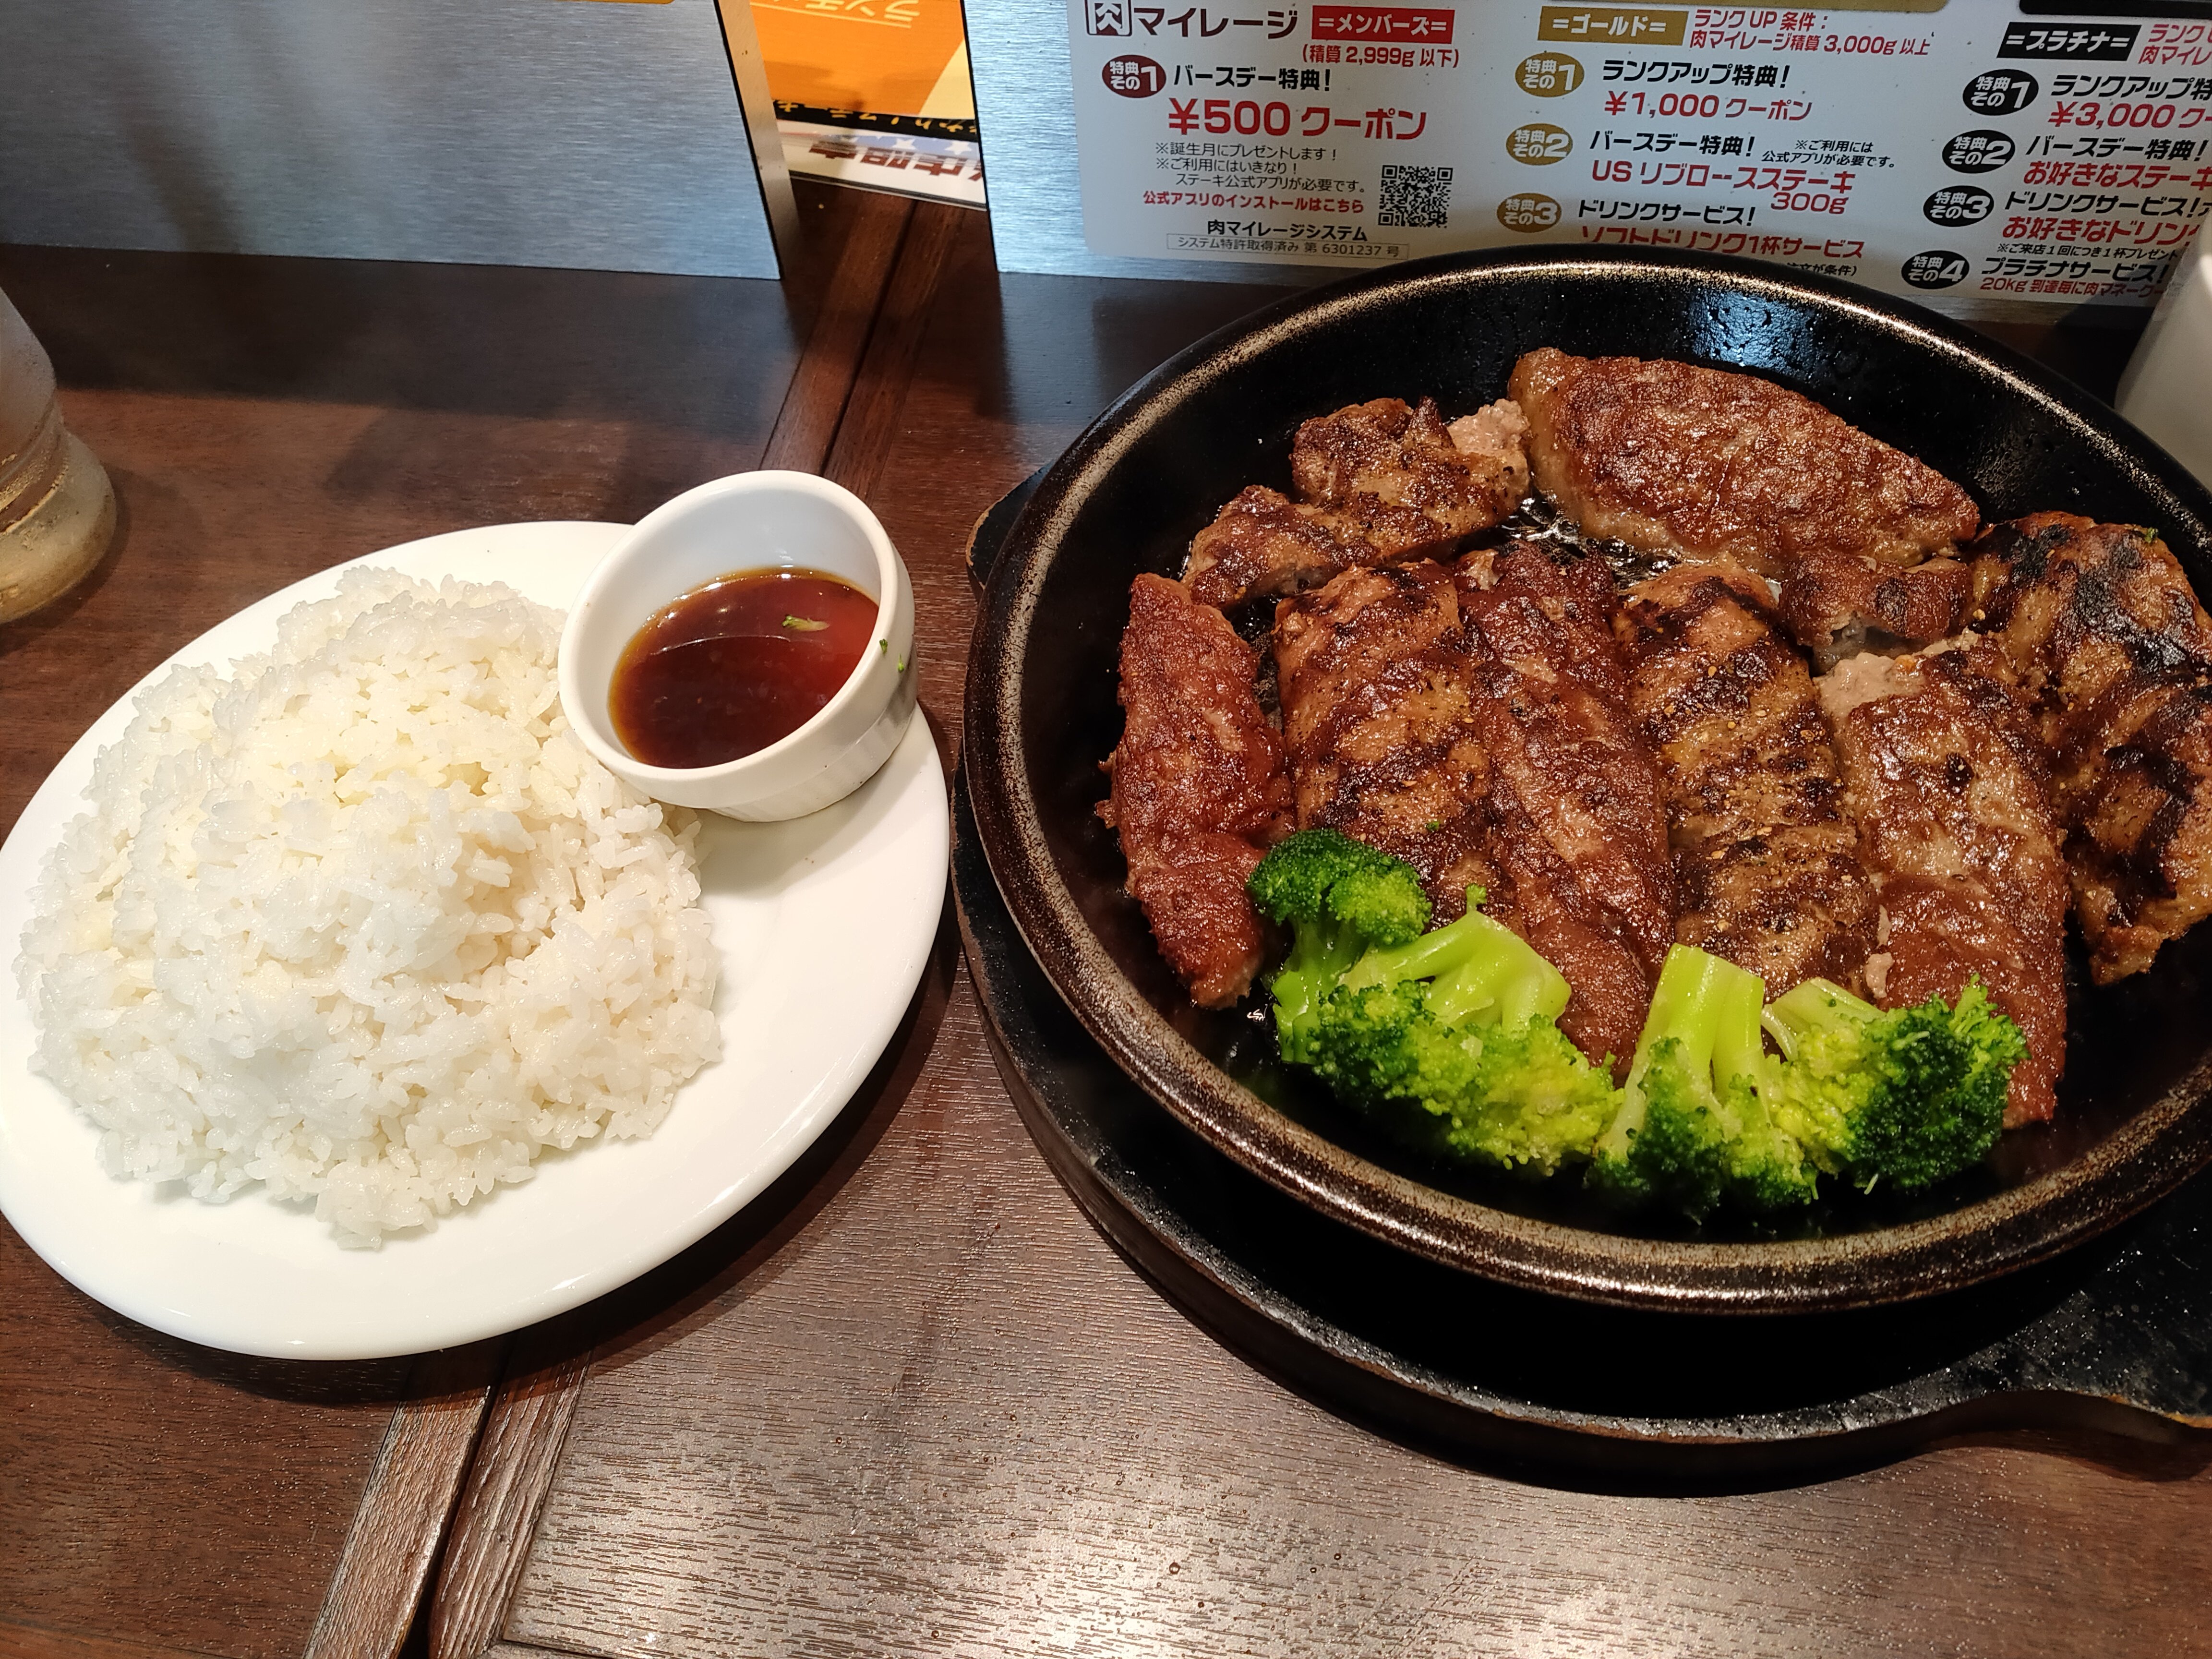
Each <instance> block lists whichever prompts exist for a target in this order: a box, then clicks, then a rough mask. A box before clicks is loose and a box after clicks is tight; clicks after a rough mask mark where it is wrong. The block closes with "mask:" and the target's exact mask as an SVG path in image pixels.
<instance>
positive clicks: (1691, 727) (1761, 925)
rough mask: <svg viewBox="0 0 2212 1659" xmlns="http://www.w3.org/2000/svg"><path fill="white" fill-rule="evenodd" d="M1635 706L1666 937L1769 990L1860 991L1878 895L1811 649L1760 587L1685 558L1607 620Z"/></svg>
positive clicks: (1728, 569)
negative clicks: (1661, 811)
mask: <svg viewBox="0 0 2212 1659" xmlns="http://www.w3.org/2000/svg"><path fill="white" fill-rule="evenodd" d="M1616 631H1617V633H1618V635H1619V636H1620V643H1621V647H1622V649H1623V651H1624V653H1626V657H1627V659H1628V664H1629V701H1630V704H1631V706H1632V708H1634V709H1635V711H1636V716H1637V719H1638V721H1640V722H1641V724H1642V726H1643V730H1644V737H1645V738H1646V739H1647V740H1648V741H1649V742H1650V744H1651V746H1652V748H1653V750H1655V751H1656V754H1657V756H1658V759H1659V770H1660V774H1661V775H1662V777H1663V778H1664V779H1665V780H1666V786H1667V803H1668V817H1669V819H1670V820H1671V823H1672V825H1673V828H1672V831H1671V833H1670V836H1669V842H1670V844H1671V846H1672V847H1673V849H1674V886H1675V893H1676V896H1677V898H1678V900H1679V902H1680V914H1679V915H1678V916H1677V917H1676V919H1675V922H1674V938H1675V939H1676V941H1677V942H1679V943H1680V944H1683V945H1696V946H1697V947H1698V948H1699V950H1702V951H1711V952H1712V953H1713V954H1714V955H1715V956H1717V957H1726V958H1727V959H1728V960H1729V961H1730V962H1733V963H1736V964H1737V965H1738V966H1739V967H1742V968H1748V969H1750V970H1751V971H1752V972H1753V973H1754V974H1757V975H1759V977H1760V978H1762V979H1764V980H1765V981H1766V994H1767V995H1768V996H1769V997H1770V998H1771V997H1777V996H1779V995H1781V994H1782V993H1784V991H1786V990H1788V989H1789V988H1790V987H1791V986H1793V985H1796V983H1798V981H1801V980H1806V979H1812V978H1815V977H1818V978H1822V979H1829V980H1833V981H1835V982H1836V983H1838V984H1839V985H1844V986H1848V987H1854V988H1856V987H1858V986H1859V985H1860V984H1861V983H1862V981H1861V980H1860V976H1859V975H1860V967H1861V964H1863V963H1864V962H1865V961H1866V957H1867V952H1868V951H1871V950H1872V949H1873V948H1874V890H1873V888H1872V886H1871V884H1869V881H1868V880H1867V877H1866V872H1865V871H1864V870H1863V868H1862V867H1861V866H1860V864H1859V853H1858V832H1857V830H1856V829H1853V828H1852V826H1851V823H1850V820H1849V819H1848V818H1846V817H1844V791H1843V781H1842V779H1841V777H1840V775H1838V771H1837V768H1836V756H1835V750H1834V747H1833V745H1832V743H1831V742H1830V740H1829V737H1828V728H1827V726H1826V725H1825V724H1824V723H1823V722H1822V720H1821V719H1820V702H1819V701H1818V700H1817V699H1816V698H1815V697H1814V693H1813V677H1812V676H1811V675H1810V674H1808V672H1806V670H1805V663H1804V659H1802V657H1800V656H1799V655H1798V654H1797V653H1796V651H1795V650H1794V649H1792V648H1791V647H1790V645H1789V643H1788V642H1787V641H1785V640H1784V638H1783V636H1782V629H1781V625H1780V619H1779V618H1778V617H1776V616H1775V614H1774V607H1773V605H1772V603H1771V601H1770V600H1769V599H1768V598H1767V591H1766V584H1765V582H1763V581H1761V580H1759V578H1758V577H1757V576H1754V575H1753V574H1751V573H1750V572H1749V571H1747V570H1745V569H1743V568H1741V567H1740V566H1736V565H1729V564H1704V565H1699V564H1683V565H1677V566H1675V567H1674V568H1673V569H1671V570H1668V571H1664V572H1662V573H1661V574H1659V575H1656V576H1654V577H1652V578H1651V579H1650V580H1649V581H1645V582H1642V583H1639V584H1638V586H1635V587H1633V588H1631V589H1630V590H1629V592H1628V595H1627V599H1626V602H1625V604H1624V605H1622V608H1621V611H1620V618H1619V621H1618V623H1616Z"/></svg>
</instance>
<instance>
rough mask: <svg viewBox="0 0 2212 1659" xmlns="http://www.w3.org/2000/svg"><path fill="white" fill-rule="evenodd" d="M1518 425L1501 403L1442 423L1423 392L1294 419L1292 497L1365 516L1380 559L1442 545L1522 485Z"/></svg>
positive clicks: (1493, 519) (1511, 500)
mask: <svg viewBox="0 0 2212 1659" xmlns="http://www.w3.org/2000/svg"><path fill="white" fill-rule="evenodd" d="M1527 435H1528V422H1526V421H1524V420H1523V419H1522V417H1521V411H1520V410H1517V409H1516V408H1515V407H1514V406H1513V405H1512V404H1510V403H1496V404H1490V405H1489V406H1488V407H1487V408H1485V409H1483V410H1480V411H1479V412H1478V413H1476V414H1474V415H1470V416H1463V417H1462V418H1461V419H1459V420H1457V421H1455V422H1452V423H1451V424H1450V425H1449V426H1446V425H1445V424H1444V421H1443V416H1442V415H1441V414H1440V413H1438V411H1437V404H1436V399H1434V398H1422V399H1421V401H1420V402H1419V404H1416V405H1413V407H1411V408H1409V407H1407V405H1406V404H1403V403H1401V402H1400V401H1399V400H1398V399H1397V398H1376V399H1375V400H1374V401H1373V402H1372V403H1364V404H1350V405H1349V406H1347V407H1346V408H1343V409H1340V410H1337V411H1336V413H1335V414H1334V415H1324V416H1322V417H1321V418H1320V419H1318V420H1312V421H1308V422H1306V423H1305V424H1304V426H1301V427H1300V428H1298V435H1297V441H1296V442H1294V443H1293V444H1292V445H1291V481H1292V482H1293V483H1295V484H1296V485H1297V492H1298V495H1299V498H1300V499H1301V500H1304V501H1312V502H1314V503H1315V504H1316V505H1317V506H1321V507H1334V508H1335V509H1336V510H1337V511H1339V512H1340V513H1345V514H1346V515H1347V516H1349V517H1350V518H1352V519H1354V520H1358V521H1359V522H1360V523H1362V524H1364V525H1365V526H1367V539H1368V540H1369V541H1370V543H1372V544H1374V546H1375V549H1376V553H1377V555H1378V556H1379V557H1380V558H1382V559H1383V560H1385V561H1388V560H1391V559H1397V558H1402V557H1406V556H1410V555H1412V554H1413V553H1415V552H1421V553H1431V554H1433V553H1437V552H1444V551H1449V550H1450V549H1452V548H1453V547H1455V546H1457V545H1458V544H1459V543H1460V542H1462V540H1464V539H1465V538H1467V537H1468V536H1469V535H1471V534H1473V533H1474V532H1476V531H1478V530H1487V529H1488V528H1489V527H1490V526H1492V525H1494V524H1496V523H1498V520H1501V519H1503V518H1504V517H1505V516H1506V514H1508V513H1510V512H1512V511H1513V509H1514V508H1515V507H1518V506H1519V505H1520V504H1521V498H1522V496H1524V495H1527V494H1528V457H1527V455H1526V453H1524V450H1523V447H1522V445H1523V442H1524V441H1525V439H1526V437H1527Z"/></svg>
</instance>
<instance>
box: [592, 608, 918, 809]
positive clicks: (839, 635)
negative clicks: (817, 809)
mask: <svg viewBox="0 0 2212 1659" xmlns="http://www.w3.org/2000/svg"><path fill="white" fill-rule="evenodd" d="M875 627H876V602H875V601H874V600H873V599H870V598H869V597H868V596H867V595H866V593H863V592H861V591H860V589H859V588H857V587H855V586H853V585H852V584H851V583H850V582H846V581H841V580H838V579H837V578H836V577H835V576H830V575H825V574H823V572H821V571H818V570H733V571H732V572H730V573H729V574H727V575H724V576H717V577H716V578H715V579H714V580H713V581H710V582H707V583H705V584H703V585H702V586H698V587H695V588H693V589H692V590H691V591H690V592H688V593H686V594H684V595H683V596H682V597H681V598H680V599H676V600H674V601H673V602H672V603H671V604H669V605H664V606H663V607H662V608H661V609H660V610H659V611H655V612H654V613H653V616H652V617H650V618H648V619H647V622H646V624H645V626H644V627H642V628H641V629H638V631H637V632H636V634H635V635H633V636H632V637H631V639H630V642H629V644H628V645H627V646H625V647H623V653H622V656H621V659H619V660H618V661H617V663H616V664H615V671H614V682H613V684H612V686H611V688H610V690H609V692H608V698H607V707H608V713H609V714H610V715H611V717H612V719H613V721H614V728H615V735H616V736H617V737H619V738H621V739H622V741H623V746H624V747H625V748H627V749H628V750H629V752H630V753H631V754H633V755H635V756H636V757H637V758H638V759H640V760H641V761H643V762H644V763H646V764H647V765H648V766H671V767H680V766H719V765H720V764H721V763H723V762H724V761H732V760H736V759H738V758H739V757H742V756H745V755H750V754H752V753H754V752H755V751H757V750H762V749H765V748H767V747H768V746H769V744H772V743H775V742H776V741H778V740H779V739H780V738H787V737H789V736H790V735H791V734H792V733H793V732H796V731H797V730H798V729H799V727H800V726H804V725H805V724H806V722H807V721H808V720H811V719H812V718H813V717H814V716H815V715H816V714H819V713H820V712H821V711H822V707H823V704H824V703H826V702H829V699H830V698H831V697H833V696H836V693H837V690H838V688H839V687H840V686H842V685H843V684H845V681H846V678H847V677H848V676H849V675H850V674H851V673H852V671H853V666H854V664H855V663H857V662H859V661H860V653H862V652H863V651H866V649H867V648H868V647H870V646H871V645H872V644H873V643H874V634H875Z"/></svg>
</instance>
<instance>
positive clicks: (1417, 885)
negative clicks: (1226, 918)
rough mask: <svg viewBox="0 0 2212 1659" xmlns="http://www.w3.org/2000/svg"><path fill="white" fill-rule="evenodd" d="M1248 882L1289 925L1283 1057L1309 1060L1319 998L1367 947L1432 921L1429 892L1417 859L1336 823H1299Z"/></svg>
mask: <svg viewBox="0 0 2212 1659" xmlns="http://www.w3.org/2000/svg"><path fill="white" fill-rule="evenodd" d="M1245 890H1246V891H1247V892H1249V894H1250V895H1251V896H1252V902H1253V904H1254V905H1255V906H1256V907H1257V908H1258V909H1259V911H1260V913H1261V915H1264V916H1266V917H1267V919H1268V920H1269V921H1274V922H1278V923H1282V924H1285V925H1287V926H1288V927H1290V928H1291V952H1290V956H1289V957H1288V958H1287V959H1286V960H1285V962H1284V963H1283V965H1282V966H1281V967H1280V968H1279V969H1276V972H1275V978H1274V982H1273V992H1274V998H1275V1030H1276V1032H1277V1035H1278V1036H1279V1039H1280V1042H1281V1043H1282V1049H1283V1058H1284V1059H1285V1060H1297V1061H1301V1062H1304V1061H1310V1060H1311V1058H1312V1041H1313V1033H1314V1028H1315V1024H1316V1021H1317V1020H1318V1018H1319V1017H1320V1011H1321V1004H1322V999H1323V998H1324V997H1326V996H1328V994H1329V993H1330V992H1331V991H1333V990H1334V989H1335V987H1336V985H1337V982H1338V981H1340V979H1342V978H1343V976H1344V973H1345V970H1346V969H1348V968H1350V967H1351V966H1352V963H1354V962H1356V961H1358V959H1359V956H1360V953H1361V952H1362V951H1365V950H1366V949H1367V948H1368V947H1369V946H1370V945H1404V944H1407V942H1409V941H1411V940H1413V939H1418V938H1419V936H1420V933H1421V930H1422V929H1423V928H1425V927H1427V926H1428V925H1429V896H1428V895H1427V894H1426V893H1425V892H1423V891H1422V890H1421V879H1420V877H1419V873H1418V872H1415V870H1414V869H1413V866H1411V865H1410V864H1407V863H1406V862H1405V861H1404V860H1401V859H1394V858H1392V857H1391V856H1390V855H1389V854H1388V853H1384V852H1380V851H1378V850H1376V848H1372V847H1370V846H1368V845H1367V844H1366V842H1358V841H1354V840H1353V839H1352V837H1351V836H1347V835H1344V834H1342V833H1340V831H1338V830H1334V829H1301V830H1300V831H1298V833H1297V834H1296V835H1294V836H1290V837H1289V838H1288V839H1286V840H1285V841H1281V842H1277V843H1276V844H1275V845H1274V846H1273V848H1270V849H1269V850H1268V853H1267V856H1266V857H1265V858H1263V859H1261V860H1260V863H1259V867H1258V868H1256V869H1255V870H1254V871H1253V872H1252V875H1251V878H1250V879H1249V881H1247V882H1246V884H1245Z"/></svg>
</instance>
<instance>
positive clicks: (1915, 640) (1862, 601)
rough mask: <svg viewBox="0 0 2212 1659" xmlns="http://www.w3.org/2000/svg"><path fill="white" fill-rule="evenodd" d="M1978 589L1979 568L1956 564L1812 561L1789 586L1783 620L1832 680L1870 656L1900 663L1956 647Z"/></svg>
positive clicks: (1791, 576)
mask: <svg viewBox="0 0 2212 1659" xmlns="http://www.w3.org/2000/svg"><path fill="white" fill-rule="evenodd" d="M1973 586H1974V583H1973V572H1972V568H1970V567H1968V566H1967V565H1966V564H1963V563H1961V562H1960V561H1958V560H1956V559H1930V560H1929V561H1928V562H1926V563H1925V564H1915V565H1906V566H1903V567H1899V566H1897V565H1893V564H1885V563H1883V562H1881V560H1879V559H1870V558H1868V557H1867V556H1864V555H1863V554H1859V553H1832V552H1819V553H1808V554H1807V555H1805V556H1803V557H1802V558H1800V559H1798V560H1797V561H1796V562H1795V563H1793V564H1792V565H1791V566H1790V569H1789V571H1788V573H1787V574H1785V575H1784V577H1783V578H1782V595H1781V601H1782V616H1783V619H1784V621H1785V622H1787V623H1789V624H1790V633H1791V634H1792V635H1795V636H1796V640H1797V642H1798V644H1800V645H1802V646H1803V647H1805V648H1806V649H1807V650H1808V651H1810V652H1811V653H1813V662H1814V666H1815V667H1817V668H1818V669H1819V670H1820V672H1822V673H1824V674H1825V673H1826V672H1827V671H1828V670H1830V669H1831V668H1833V667H1834V666H1835V665H1837V664H1838V663H1839V662H1841V661H1842V660H1843V659H1844V658H1845V657H1855V656H1857V655H1858V653H1860V652H1862V651H1878V652H1881V653H1884V654H1885V655H1893V654H1896V653H1900V652H1904V651H1912V650H1917V649H1918V648H1919V647H1922V646H1923V645H1933V644H1935V642H1936V641H1938V640H1948V639H1949V638H1950V637H1951V635H1954V634H1955V633H1957V632H1958V631H1959V624H1960V623H1961V622H1962V621H1964V620H1965V618H1966V605H1967V600H1968V599H1969V598H1971V596H1972V592H1973Z"/></svg>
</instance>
